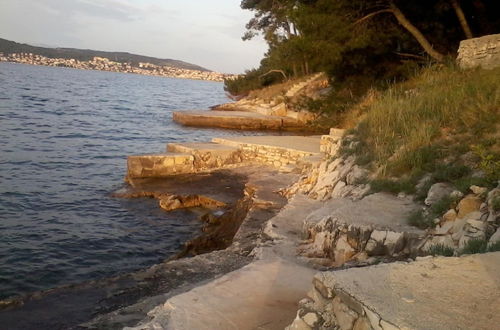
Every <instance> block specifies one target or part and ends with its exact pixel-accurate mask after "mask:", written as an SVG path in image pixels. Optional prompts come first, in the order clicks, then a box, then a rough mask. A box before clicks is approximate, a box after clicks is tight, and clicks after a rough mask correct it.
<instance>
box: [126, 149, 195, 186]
mask: <svg viewBox="0 0 500 330" xmlns="http://www.w3.org/2000/svg"><path fill="white" fill-rule="evenodd" d="M193 171H194V156H193V155H191V154H188V153H164V154H149V155H134V156H128V157H127V179H128V180H131V179H134V178H151V177H164V176H169V175H174V174H182V173H192V172H193Z"/></svg>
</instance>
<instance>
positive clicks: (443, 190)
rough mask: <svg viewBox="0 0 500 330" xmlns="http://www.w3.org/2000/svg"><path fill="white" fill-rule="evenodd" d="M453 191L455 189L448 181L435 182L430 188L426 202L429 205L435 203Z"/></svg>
mask: <svg viewBox="0 0 500 330" xmlns="http://www.w3.org/2000/svg"><path fill="white" fill-rule="evenodd" d="M452 191H453V189H452V188H451V186H450V185H449V184H447V183H442V182H440V183H435V184H433V185H432V186H431V188H430V189H429V192H428V193H427V198H426V199H425V201H424V203H425V205H428V206H430V205H433V204H435V203H436V202H438V201H440V200H441V199H443V198H444V197H447V196H449V195H450V193H451V192H452Z"/></svg>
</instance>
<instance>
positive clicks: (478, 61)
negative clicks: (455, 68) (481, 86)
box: [457, 34, 500, 69]
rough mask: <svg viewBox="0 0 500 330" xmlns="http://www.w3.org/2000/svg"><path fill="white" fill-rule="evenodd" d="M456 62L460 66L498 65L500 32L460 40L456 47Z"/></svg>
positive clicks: (483, 66) (492, 66)
mask: <svg viewBox="0 0 500 330" xmlns="http://www.w3.org/2000/svg"><path fill="white" fill-rule="evenodd" d="M457 63H458V65H459V66H460V67H461V68H464V69H467V68H474V67H478V66H480V67H482V68H484V69H492V68H496V67H499V66H500V34H492V35H487V36H484V37H480V38H473V39H467V40H462V41H461V42H460V47H459V49H458V57H457Z"/></svg>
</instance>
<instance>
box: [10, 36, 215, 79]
mask: <svg viewBox="0 0 500 330" xmlns="http://www.w3.org/2000/svg"><path fill="white" fill-rule="evenodd" d="M0 53H4V54H13V53H33V54H36V55H42V56H45V57H48V58H64V59H76V60H79V61H89V60H91V59H92V58H94V57H96V56H97V57H104V58H107V59H109V60H111V61H114V62H119V63H130V64H132V65H133V66H137V65H138V64H139V62H145V63H151V64H155V65H161V66H170V67H174V68H179V69H189V70H200V71H210V70H208V69H206V68H203V67H201V66H198V65H195V64H191V63H187V62H183V61H179V60H172V59H160V58H156V57H150V56H142V55H136V54H130V53H126V52H105V51H99V50H91V49H76V48H46V47H36V46H31V45H28V44H21V43H18V42H15V41H10V40H6V39H2V38H0Z"/></svg>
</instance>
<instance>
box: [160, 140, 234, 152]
mask: <svg viewBox="0 0 500 330" xmlns="http://www.w3.org/2000/svg"><path fill="white" fill-rule="evenodd" d="M235 151H238V148H236V147H232V146H227V145H222V144H219V143H213V142H205V143H196V142H194V143H193V142H185V143H168V144H167V152H175V153H185V154H191V155H193V154H196V153H209V152H210V153H220V154H223V153H232V152H235Z"/></svg>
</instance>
